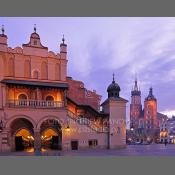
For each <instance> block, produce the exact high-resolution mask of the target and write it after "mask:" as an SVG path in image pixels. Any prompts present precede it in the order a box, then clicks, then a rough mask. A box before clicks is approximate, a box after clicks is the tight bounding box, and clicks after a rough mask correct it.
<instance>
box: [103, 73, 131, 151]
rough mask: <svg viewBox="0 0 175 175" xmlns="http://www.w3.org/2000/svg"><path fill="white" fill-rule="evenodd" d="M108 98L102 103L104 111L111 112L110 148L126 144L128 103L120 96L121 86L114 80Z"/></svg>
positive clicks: (108, 89)
mask: <svg viewBox="0 0 175 175" xmlns="http://www.w3.org/2000/svg"><path fill="white" fill-rule="evenodd" d="M107 92H108V98H107V100H105V102H103V103H102V108H103V112H104V113H108V114H109V133H108V134H109V135H108V148H110V149H115V148H122V147H125V146H126V103H127V102H128V101H127V100H125V99H123V98H121V97H120V86H119V85H118V84H117V83H116V82H115V79H114V74H113V81H112V83H111V84H110V85H109V86H108V88H107Z"/></svg>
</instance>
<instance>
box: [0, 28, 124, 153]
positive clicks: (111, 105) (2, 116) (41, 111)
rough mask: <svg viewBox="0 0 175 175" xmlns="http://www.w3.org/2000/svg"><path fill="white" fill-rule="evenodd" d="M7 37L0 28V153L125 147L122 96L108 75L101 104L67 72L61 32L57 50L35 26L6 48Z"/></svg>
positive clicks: (93, 93)
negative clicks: (22, 39) (17, 44)
mask: <svg viewBox="0 0 175 175" xmlns="http://www.w3.org/2000/svg"><path fill="white" fill-rule="evenodd" d="M7 39H8V37H7V35H6V34H5V31H4V27H2V33H1V34H0V151H1V152H3V151H7V152H10V151H36V150H40V151H46V150H48V149H58V150H78V149H116V148H123V147H125V145H126V103H127V100H125V99H123V98H121V97H120V87H119V85H118V84H117V83H116V82H115V79H114V76H113V80H112V82H111V84H110V85H109V86H108V88H107V93H108V98H107V99H106V100H105V101H104V102H103V103H102V104H101V103H100V101H101V96H100V95H98V94H97V93H96V92H95V91H90V90H87V89H86V88H85V85H84V83H83V82H82V81H77V80H74V79H73V78H72V77H70V76H68V75H67V63H68V57H67V45H66V43H65V39H64V37H63V39H62V42H61V44H60V47H59V48H60V51H59V53H54V52H52V51H48V48H47V47H45V46H43V45H42V43H41V39H40V36H39V34H38V33H37V32H36V27H34V32H33V33H32V34H31V35H30V38H29V39H30V40H29V42H28V43H27V44H22V46H21V47H16V48H11V47H9V46H8V42H7ZM104 89H105V87H104ZM100 106H101V108H102V110H100ZM110 121H117V122H110Z"/></svg>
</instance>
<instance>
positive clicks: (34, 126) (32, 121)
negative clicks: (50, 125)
mask: <svg viewBox="0 0 175 175" xmlns="http://www.w3.org/2000/svg"><path fill="white" fill-rule="evenodd" d="M22 118H24V119H26V120H28V121H29V122H31V123H32V125H33V128H36V123H35V121H34V120H33V119H32V118H31V117H29V116H26V115H15V116H12V117H11V118H10V119H9V120H8V121H7V122H6V124H5V128H10V126H11V124H12V123H13V121H15V120H16V119H22Z"/></svg>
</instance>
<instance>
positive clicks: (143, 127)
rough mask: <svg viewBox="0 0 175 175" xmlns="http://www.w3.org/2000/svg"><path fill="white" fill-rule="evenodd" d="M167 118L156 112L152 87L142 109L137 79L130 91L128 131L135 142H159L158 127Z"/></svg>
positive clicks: (155, 101)
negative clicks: (129, 130)
mask: <svg viewBox="0 0 175 175" xmlns="http://www.w3.org/2000/svg"><path fill="white" fill-rule="evenodd" d="M165 118H167V116H165V115H163V114H161V113H159V112H157V99H156V98H155V97H154V95H153V89H152V87H151V88H150V89H149V94H148V96H147V97H146V98H145V100H144V108H143V109H142V104H141V91H140V89H139V88H138V84H137V79H136V80H135V84H134V87H133V89H132V91H131V104H130V123H131V124H130V129H131V130H132V131H131V132H132V135H133V140H135V141H155V142H159V140H160V125H161V123H162V121H163V120H164V119H165Z"/></svg>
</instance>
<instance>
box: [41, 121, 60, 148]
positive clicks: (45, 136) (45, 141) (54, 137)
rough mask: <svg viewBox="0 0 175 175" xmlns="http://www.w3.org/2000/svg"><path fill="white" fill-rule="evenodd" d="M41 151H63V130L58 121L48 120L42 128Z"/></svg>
mask: <svg viewBox="0 0 175 175" xmlns="http://www.w3.org/2000/svg"><path fill="white" fill-rule="evenodd" d="M40 134H41V150H42V151H45V150H54V149H56V150H61V149H62V130H61V125H60V124H59V123H58V121H57V120H54V119H47V120H45V121H44V122H43V123H42V124H41V127H40Z"/></svg>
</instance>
